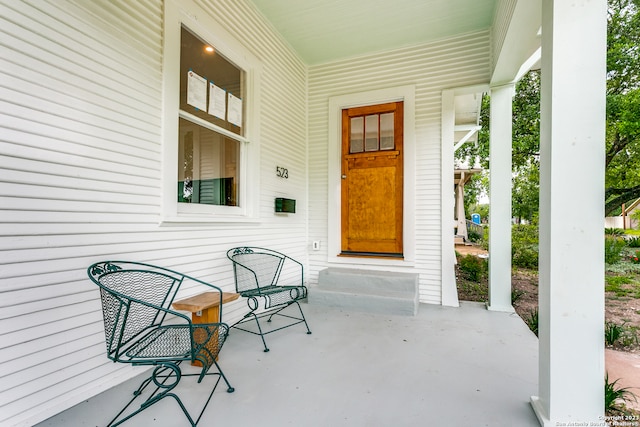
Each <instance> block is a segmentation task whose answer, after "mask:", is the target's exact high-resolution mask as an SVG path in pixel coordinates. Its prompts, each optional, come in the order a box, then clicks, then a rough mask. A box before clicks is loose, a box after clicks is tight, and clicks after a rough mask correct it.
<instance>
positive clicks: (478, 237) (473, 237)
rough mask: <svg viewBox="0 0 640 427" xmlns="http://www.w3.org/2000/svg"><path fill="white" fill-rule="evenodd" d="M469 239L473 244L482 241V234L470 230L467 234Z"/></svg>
mask: <svg viewBox="0 0 640 427" xmlns="http://www.w3.org/2000/svg"><path fill="white" fill-rule="evenodd" d="M467 237H468V238H469V240H470V241H471V242H474V243H477V242H480V241H482V234H480V233H478V232H477V231H474V230H469V232H468V233H467Z"/></svg>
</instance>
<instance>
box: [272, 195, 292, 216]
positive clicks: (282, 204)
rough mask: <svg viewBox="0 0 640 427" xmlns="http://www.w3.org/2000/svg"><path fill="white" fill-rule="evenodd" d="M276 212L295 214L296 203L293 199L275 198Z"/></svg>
mask: <svg viewBox="0 0 640 427" xmlns="http://www.w3.org/2000/svg"><path fill="white" fill-rule="evenodd" d="M276 212H282V213H296V201H295V200H294V199H283V198H282V197H276Z"/></svg>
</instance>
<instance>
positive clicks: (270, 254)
mask: <svg viewBox="0 0 640 427" xmlns="http://www.w3.org/2000/svg"><path fill="white" fill-rule="evenodd" d="M227 257H228V258H229V259H230V260H231V261H232V262H233V273H234V275H235V280H236V292H238V293H243V292H247V291H259V290H260V289H261V288H266V287H268V286H274V285H276V284H277V283H278V278H279V277H280V273H281V271H282V265H283V264H284V261H285V259H287V256H286V255H284V254H281V253H280V252H276V251H273V250H271V249H265V248H256V247H239V248H233V249H229V250H228V251H227Z"/></svg>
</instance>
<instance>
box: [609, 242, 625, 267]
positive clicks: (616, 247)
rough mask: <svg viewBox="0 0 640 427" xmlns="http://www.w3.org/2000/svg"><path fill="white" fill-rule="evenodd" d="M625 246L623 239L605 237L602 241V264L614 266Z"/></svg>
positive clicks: (620, 257)
mask: <svg viewBox="0 0 640 427" xmlns="http://www.w3.org/2000/svg"><path fill="white" fill-rule="evenodd" d="M625 246H626V242H625V240H624V239H622V238H620V237H612V236H607V237H605V239H604V262H605V263H607V264H616V263H618V262H620V260H621V259H622V250H623V249H624V247H625Z"/></svg>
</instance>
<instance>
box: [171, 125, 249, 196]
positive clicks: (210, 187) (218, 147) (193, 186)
mask: <svg viewBox="0 0 640 427" xmlns="http://www.w3.org/2000/svg"><path fill="white" fill-rule="evenodd" d="M179 134H180V141H179V146H178V150H179V151H178V153H179V155H178V158H179V160H178V161H179V168H178V202H181V203H201V204H207V205H223V206H237V204H238V202H237V201H238V176H239V175H238V160H239V158H240V142H238V141H236V140H234V139H231V138H228V137H226V136H223V135H221V134H219V133H217V132H214V131H211V130H209V129H206V128H204V127H202V126H198V125H196V124H194V123H191V122H189V121H187V120H184V119H180V123H179Z"/></svg>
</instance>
